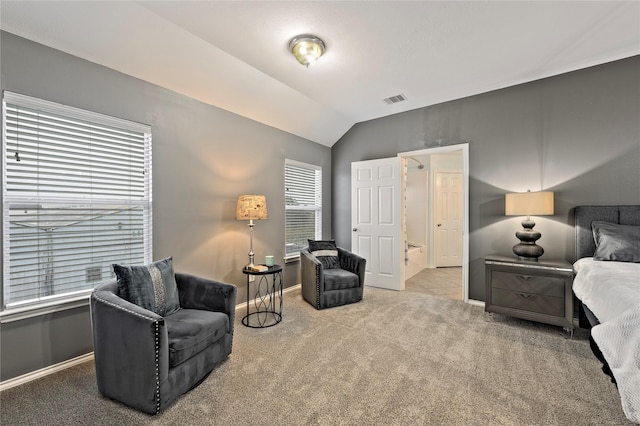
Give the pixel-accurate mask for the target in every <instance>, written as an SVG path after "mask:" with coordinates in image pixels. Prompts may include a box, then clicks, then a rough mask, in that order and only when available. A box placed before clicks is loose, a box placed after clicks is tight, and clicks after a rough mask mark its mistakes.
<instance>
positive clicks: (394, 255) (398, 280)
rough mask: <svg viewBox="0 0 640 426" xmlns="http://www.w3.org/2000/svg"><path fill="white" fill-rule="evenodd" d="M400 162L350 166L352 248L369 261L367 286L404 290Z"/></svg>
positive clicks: (363, 162) (379, 161)
mask: <svg viewBox="0 0 640 426" xmlns="http://www.w3.org/2000/svg"><path fill="white" fill-rule="evenodd" d="M400 162H401V159H400V158H399V157H394V158H383V159H380V160H370V161H357V162H354V163H351V229H352V231H353V232H352V237H351V249H352V251H353V252H354V253H356V254H358V255H359V256H362V257H364V258H365V259H367V267H366V272H365V285H368V286H372V287H381V288H386V289H390V290H404V263H403V260H404V244H403V241H402V222H401V220H402V198H401V197H402V193H401V182H402V180H401V177H402V176H401V167H400Z"/></svg>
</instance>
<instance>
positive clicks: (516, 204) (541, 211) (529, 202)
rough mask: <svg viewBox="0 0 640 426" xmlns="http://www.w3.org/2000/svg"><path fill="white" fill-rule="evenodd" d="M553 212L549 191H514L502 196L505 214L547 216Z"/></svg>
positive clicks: (551, 196) (551, 194) (551, 197)
mask: <svg viewBox="0 0 640 426" xmlns="http://www.w3.org/2000/svg"><path fill="white" fill-rule="evenodd" d="M553 212H554V206H553V192H551V191H539V192H520V193H516V192H514V193H510V194H506V195H505V197H504V213H505V215H507V216H549V215H553Z"/></svg>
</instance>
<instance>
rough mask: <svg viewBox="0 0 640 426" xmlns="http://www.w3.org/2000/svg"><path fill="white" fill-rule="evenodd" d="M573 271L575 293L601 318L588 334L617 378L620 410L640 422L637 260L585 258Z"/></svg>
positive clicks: (639, 284) (639, 266)
mask: <svg viewBox="0 0 640 426" xmlns="http://www.w3.org/2000/svg"><path fill="white" fill-rule="evenodd" d="M574 270H575V271H576V278H575V280H574V285H573V290H574V293H575V294H576V296H577V297H578V299H580V300H581V301H582V302H583V303H584V304H585V305H587V307H588V308H589V309H590V310H591V312H593V313H594V314H595V315H596V317H597V318H598V320H599V321H600V324H598V325H596V326H594V327H593V329H592V330H591V336H592V337H593V340H594V341H595V342H596V344H597V345H598V348H599V349H600V351H601V352H602V355H603V356H604V358H605V359H606V361H607V364H608V365H609V368H610V369H611V371H612V373H613V377H615V379H616V383H617V385H618V391H619V393H620V400H621V402H622V409H623V411H624V413H625V415H626V416H627V418H628V419H629V420H631V421H632V422H635V423H640V263H628V262H609V261H606V262H604V261H594V260H593V259H591V258H584V259H580V260H578V261H577V262H576V263H575V264H574Z"/></svg>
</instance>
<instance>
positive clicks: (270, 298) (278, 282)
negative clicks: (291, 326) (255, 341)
mask: <svg viewBox="0 0 640 426" xmlns="http://www.w3.org/2000/svg"><path fill="white" fill-rule="evenodd" d="M242 273H243V274H245V275H246V276H247V314H246V315H245V316H244V317H243V318H242V324H243V325H245V326H247V327H251V328H265V327H272V326H274V325H276V324H278V323H279V322H280V321H282V266H280V265H273V266H270V267H269V269H267V270H266V271H259V272H258V271H252V270H250V269H248V267H246V266H245V267H244V268H242ZM251 276H253V277H254V278H255V280H254V282H255V294H254V297H253V301H252V300H251V299H250V297H251V296H250V295H249V288H250V284H251V282H250V281H249V279H250V277H251Z"/></svg>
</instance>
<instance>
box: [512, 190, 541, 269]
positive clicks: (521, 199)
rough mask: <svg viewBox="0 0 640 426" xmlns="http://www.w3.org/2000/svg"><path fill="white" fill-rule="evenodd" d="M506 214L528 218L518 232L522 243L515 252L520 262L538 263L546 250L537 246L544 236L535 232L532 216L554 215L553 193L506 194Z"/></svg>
mask: <svg viewBox="0 0 640 426" xmlns="http://www.w3.org/2000/svg"><path fill="white" fill-rule="evenodd" d="M504 201H505V203H504V212H505V214H506V215H507V216H526V217H527V218H526V219H525V220H523V221H522V230H520V231H518V232H516V237H518V239H519V240H520V243H518V244H516V245H515V246H513V252H514V253H515V254H517V255H518V259H520V260H531V261H537V260H538V258H539V257H540V256H542V253H544V249H543V248H542V247H540V246H539V245H537V244H536V241H537V240H539V239H540V237H541V236H542V234H540V232H538V231H534V230H533V227H534V226H535V224H536V223H535V222H534V221H533V220H531V216H532V215H533V216H549V215H553V192H550V191H539V192H531V191H527V192H520V193H510V194H506V195H505V197H504Z"/></svg>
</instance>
